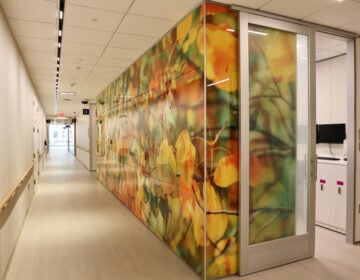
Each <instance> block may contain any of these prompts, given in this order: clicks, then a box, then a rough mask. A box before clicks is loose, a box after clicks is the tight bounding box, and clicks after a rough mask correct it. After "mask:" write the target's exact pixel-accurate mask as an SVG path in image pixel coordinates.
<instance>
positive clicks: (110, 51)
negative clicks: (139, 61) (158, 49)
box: [103, 47, 143, 60]
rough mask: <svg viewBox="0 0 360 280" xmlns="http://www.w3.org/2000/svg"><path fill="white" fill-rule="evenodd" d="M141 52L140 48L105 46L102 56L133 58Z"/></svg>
mask: <svg viewBox="0 0 360 280" xmlns="http://www.w3.org/2000/svg"><path fill="white" fill-rule="evenodd" d="M142 53H143V51H142V50H132V49H123V48H114V47H108V48H106V50H105V52H104V54H103V57H109V58H111V57H113V58H121V59H130V60H135V59H136V58H138V57H139V56H140V55H141V54H142Z"/></svg>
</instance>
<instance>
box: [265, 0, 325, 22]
mask: <svg viewBox="0 0 360 280" xmlns="http://www.w3.org/2000/svg"><path fill="white" fill-rule="evenodd" d="M331 4H332V2H330V1H329V0H301V1H291V4H290V3H289V0H274V1H271V2H270V3H268V4H266V5H265V6H263V7H262V8H261V10H262V11H266V12H270V13H273V14H278V15H284V16H288V17H292V18H297V19H301V18H304V17H306V16H309V15H311V14H313V13H315V12H318V11H320V10H322V9H324V8H326V7H328V6H330V5H331Z"/></svg>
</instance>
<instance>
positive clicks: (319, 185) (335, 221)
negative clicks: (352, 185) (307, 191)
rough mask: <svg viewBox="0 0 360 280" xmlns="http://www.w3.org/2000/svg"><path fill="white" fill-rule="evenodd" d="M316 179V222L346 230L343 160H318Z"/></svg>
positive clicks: (345, 168)
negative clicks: (334, 161)
mask: <svg viewBox="0 0 360 280" xmlns="http://www.w3.org/2000/svg"><path fill="white" fill-rule="evenodd" d="M317 166H318V171H317V173H318V174H317V181H316V217H315V219H316V224H318V225H320V226H323V227H327V228H329V229H332V230H335V231H338V232H341V233H345V232H346V187H347V184H346V176H347V175H346V174H347V166H346V163H344V162H343V161H339V162H336V163H333V162H327V161H322V160H319V161H318V165H317Z"/></svg>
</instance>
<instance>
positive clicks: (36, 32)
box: [9, 19, 57, 40]
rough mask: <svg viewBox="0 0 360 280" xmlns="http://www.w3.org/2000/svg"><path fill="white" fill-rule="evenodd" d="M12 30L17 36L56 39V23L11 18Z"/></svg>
mask: <svg viewBox="0 0 360 280" xmlns="http://www.w3.org/2000/svg"><path fill="white" fill-rule="evenodd" d="M9 24H10V27H11V30H12V31H13V32H14V33H15V34H16V36H18V37H19V36H21V37H30V38H40V39H49V40H56V39H57V37H56V36H57V33H56V24H54V23H42V22H34V21H24V20H19V19H10V20H9Z"/></svg>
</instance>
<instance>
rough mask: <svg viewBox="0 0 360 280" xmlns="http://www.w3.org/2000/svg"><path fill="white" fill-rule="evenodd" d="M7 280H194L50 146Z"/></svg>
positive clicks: (77, 165)
mask: <svg viewBox="0 0 360 280" xmlns="http://www.w3.org/2000/svg"><path fill="white" fill-rule="evenodd" d="M6 279H7V280H25V279H26V280H57V279H61V280H64V279H66V280H82V279H87V280H91V279H94V280H95V279H96V280H100V279H103V280H111V279H122V280H126V279H129V280H130V279H132V280H133V279H157V280H161V279H166V280H168V279H181V280H183V279H200V278H199V277H198V276H197V275H196V274H195V272H193V271H192V269H191V268H190V267H188V266H187V265H186V264H185V263H184V262H183V261H181V260H180V259H179V258H178V257H177V256H176V255H175V254H174V253H173V252H171V251H170V250H169V249H168V248H167V246H166V245H165V243H163V242H161V241H160V240H159V239H158V238H157V237H156V236H155V235H154V234H153V233H151V232H150V231H149V230H147V229H146V227H145V226H144V225H143V224H142V223H141V222H140V221H139V220H138V219H136V218H135V217H134V215H133V214H132V213H131V212H130V211H128V210H127V209H126V208H125V207H124V206H123V205H122V204H121V203H120V202H119V201H118V200H117V199H116V198H115V197H114V196H113V195H112V194H111V193H110V192H108V191H107V189H106V188H105V187H104V186H103V185H101V183H100V182H98V181H97V179H96V174H95V172H89V171H87V170H86V169H85V168H84V167H83V166H82V165H81V164H80V163H79V162H78V161H77V160H76V159H75V158H74V157H73V155H72V154H70V153H69V152H67V151H66V150H63V149H53V150H51V152H50V154H49V155H48V158H47V161H46V163H45V168H44V170H43V172H42V174H41V176H40V182H39V184H38V191H37V193H36V195H35V196H34V200H33V202H32V206H31V208H30V211H29V214H28V217H27V220H26V222H25V225H24V228H23V231H22V233H21V235H20V239H19V242H18V245H17V248H16V249H15V253H14V256H13V260H12V263H11V265H10V268H9V271H8V275H7V278H6Z"/></svg>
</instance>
